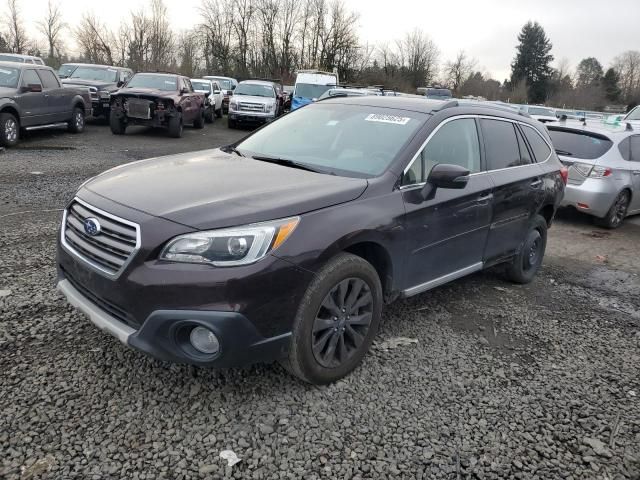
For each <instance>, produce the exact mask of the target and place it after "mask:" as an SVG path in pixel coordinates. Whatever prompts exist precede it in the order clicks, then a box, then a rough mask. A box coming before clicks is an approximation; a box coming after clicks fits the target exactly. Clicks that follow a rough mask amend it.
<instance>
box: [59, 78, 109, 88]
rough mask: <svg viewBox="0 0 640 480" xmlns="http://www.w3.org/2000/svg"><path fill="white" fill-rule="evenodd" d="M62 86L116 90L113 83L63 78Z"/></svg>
mask: <svg viewBox="0 0 640 480" xmlns="http://www.w3.org/2000/svg"><path fill="white" fill-rule="evenodd" d="M62 84H63V85H65V86H67V85H68V86H70V87H96V88H97V89H102V88H113V89H115V88H116V84H115V82H102V81H99V80H83V79H82V78H65V79H64V80H62Z"/></svg>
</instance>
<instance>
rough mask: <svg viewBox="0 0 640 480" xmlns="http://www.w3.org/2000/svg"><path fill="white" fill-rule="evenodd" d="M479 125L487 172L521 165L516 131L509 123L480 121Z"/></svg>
mask: <svg viewBox="0 0 640 480" xmlns="http://www.w3.org/2000/svg"><path fill="white" fill-rule="evenodd" d="M480 124H481V125H482V135H483V136H484V148H485V152H486V156H487V170H498V169H501V168H508V167H516V166H518V165H522V161H521V160H520V148H519V147H518V139H517V137H516V131H515V128H514V125H513V124H512V123H511V122H503V121H501V120H487V119H482V120H480Z"/></svg>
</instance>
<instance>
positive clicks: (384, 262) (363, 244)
mask: <svg viewBox="0 0 640 480" xmlns="http://www.w3.org/2000/svg"><path fill="white" fill-rule="evenodd" d="M342 251H344V252H347V253H351V254H352V255H356V256H358V257H360V258H362V259H364V260H366V261H367V262H369V263H370V264H371V265H372V266H373V268H375V270H376V272H378V277H379V278H380V283H381V284H382V292H383V293H384V296H385V299H386V298H388V297H390V296H391V295H392V292H393V290H394V287H393V285H394V282H393V279H394V267H393V260H392V259H391V255H390V253H389V251H388V250H387V249H386V248H385V247H384V246H383V245H382V244H380V243H378V242H376V241H371V240H362V241H357V242H355V243H352V244H350V245H348V246H346V247H345V248H343V250H342Z"/></svg>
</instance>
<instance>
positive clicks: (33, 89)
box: [22, 83, 42, 93]
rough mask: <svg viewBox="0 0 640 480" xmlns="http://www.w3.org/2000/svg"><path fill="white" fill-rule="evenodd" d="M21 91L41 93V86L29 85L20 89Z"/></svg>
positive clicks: (37, 84) (36, 84)
mask: <svg viewBox="0 0 640 480" xmlns="http://www.w3.org/2000/svg"><path fill="white" fill-rule="evenodd" d="M22 91H23V92H33V93H40V92H42V85H40V84H39V83H30V84H29V85H27V86H26V87H22Z"/></svg>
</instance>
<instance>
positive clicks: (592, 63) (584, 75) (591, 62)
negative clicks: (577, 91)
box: [576, 57, 604, 87]
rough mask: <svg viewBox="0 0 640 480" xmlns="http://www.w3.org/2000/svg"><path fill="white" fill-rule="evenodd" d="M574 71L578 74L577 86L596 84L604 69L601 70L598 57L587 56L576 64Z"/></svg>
mask: <svg viewBox="0 0 640 480" xmlns="http://www.w3.org/2000/svg"><path fill="white" fill-rule="evenodd" d="M576 73H577V74H578V86H579V87H587V86H596V85H598V84H599V83H600V80H601V79H602V75H603V73H604V71H603V70H602V65H601V64H600V62H599V61H598V59H596V58H594V57H589V58H585V59H583V60H582V61H581V62H580V63H579V64H578V69H577V72H576Z"/></svg>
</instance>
